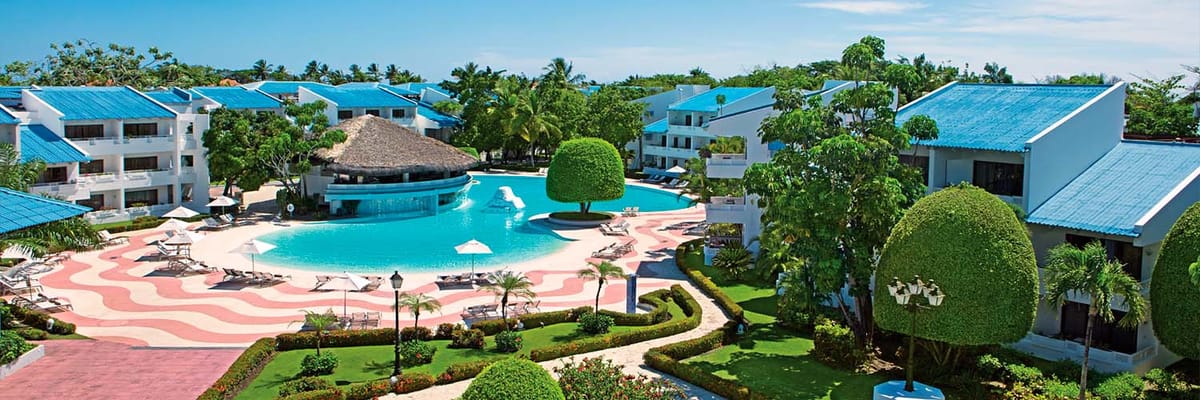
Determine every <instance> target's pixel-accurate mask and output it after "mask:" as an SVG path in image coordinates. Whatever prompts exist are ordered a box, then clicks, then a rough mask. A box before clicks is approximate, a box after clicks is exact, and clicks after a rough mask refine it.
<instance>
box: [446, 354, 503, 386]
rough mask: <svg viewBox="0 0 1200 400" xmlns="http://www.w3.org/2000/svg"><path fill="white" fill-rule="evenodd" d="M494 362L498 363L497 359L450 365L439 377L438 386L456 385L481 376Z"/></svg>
mask: <svg viewBox="0 0 1200 400" xmlns="http://www.w3.org/2000/svg"><path fill="white" fill-rule="evenodd" d="M494 362H496V360H495V359H492V360H477V361H467V362H461V363H458V364H450V366H449V367H446V372H442V374H441V375H438V377H437V384H439V385H445V384H447V383H454V382H458V381H462V380H467V379H471V378H474V377H475V376H476V375H479V373H480V372H483V369H484V368H487V366H489V365H492V363H494Z"/></svg>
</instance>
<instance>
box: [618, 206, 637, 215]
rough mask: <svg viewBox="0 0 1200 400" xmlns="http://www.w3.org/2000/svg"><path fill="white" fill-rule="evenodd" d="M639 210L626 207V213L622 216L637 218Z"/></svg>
mask: <svg viewBox="0 0 1200 400" xmlns="http://www.w3.org/2000/svg"><path fill="white" fill-rule="evenodd" d="M638 208H639V207H625V211H624V212H622V213H621V215H622V216H625V217H636V216H638Z"/></svg>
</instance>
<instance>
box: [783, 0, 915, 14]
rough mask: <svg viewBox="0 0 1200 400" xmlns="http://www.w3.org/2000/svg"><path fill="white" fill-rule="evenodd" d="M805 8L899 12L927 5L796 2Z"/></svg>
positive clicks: (875, 12) (911, 3)
mask: <svg viewBox="0 0 1200 400" xmlns="http://www.w3.org/2000/svg"><path fill="white" fill-rule="evenodd" d="M798 5H799V6H800V7H805V8H819V9H823V10H834V11H842V12H848V13H854V14H899V13H902V12H905V11H912V10H919V9H922V8H925V7H928V5H927V4H924V3H914V2H907V1H849V0H838V1H815V2H807V3H800V4H798Z"/></svg>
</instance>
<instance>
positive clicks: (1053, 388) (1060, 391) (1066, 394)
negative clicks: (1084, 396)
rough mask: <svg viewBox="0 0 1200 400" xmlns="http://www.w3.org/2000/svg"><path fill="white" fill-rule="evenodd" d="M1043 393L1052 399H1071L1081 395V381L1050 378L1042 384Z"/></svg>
mask: <svg viewBox="0 0 1200 400" xmlns="http://www.w3.org/2000/svg"><path fill="white" fill-rule="evenodd" d="M1042 394H1044V395H1045V397H1046V398H1047V399H1050V400H1069V399H1074V398H1076V397H1079V382H1066V381H1060V380H1057V379H1050V380H1047V381H1046V382H1045V384H1043V385H1042Z"/></svg>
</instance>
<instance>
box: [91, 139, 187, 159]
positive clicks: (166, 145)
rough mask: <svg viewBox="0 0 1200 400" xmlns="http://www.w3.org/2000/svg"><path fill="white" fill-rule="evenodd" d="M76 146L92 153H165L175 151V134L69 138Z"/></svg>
mask: <svg viewBox="0 0 1200 400" xmlns="http://www.w3.org/2000/svg"><path fill="white" fill-rule="evenodd" d="M70 140H71V142H72V143H75V145H76V146H79V148H81V149H83V150H84V151H86V152H87V153H88V154H92V155H106V154H125V153H165V152H174V151H175V136H174V135H166V136H137V137H127V138H124V139H117V138H115V137H102V138H85V139H70Z"/></svg>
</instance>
